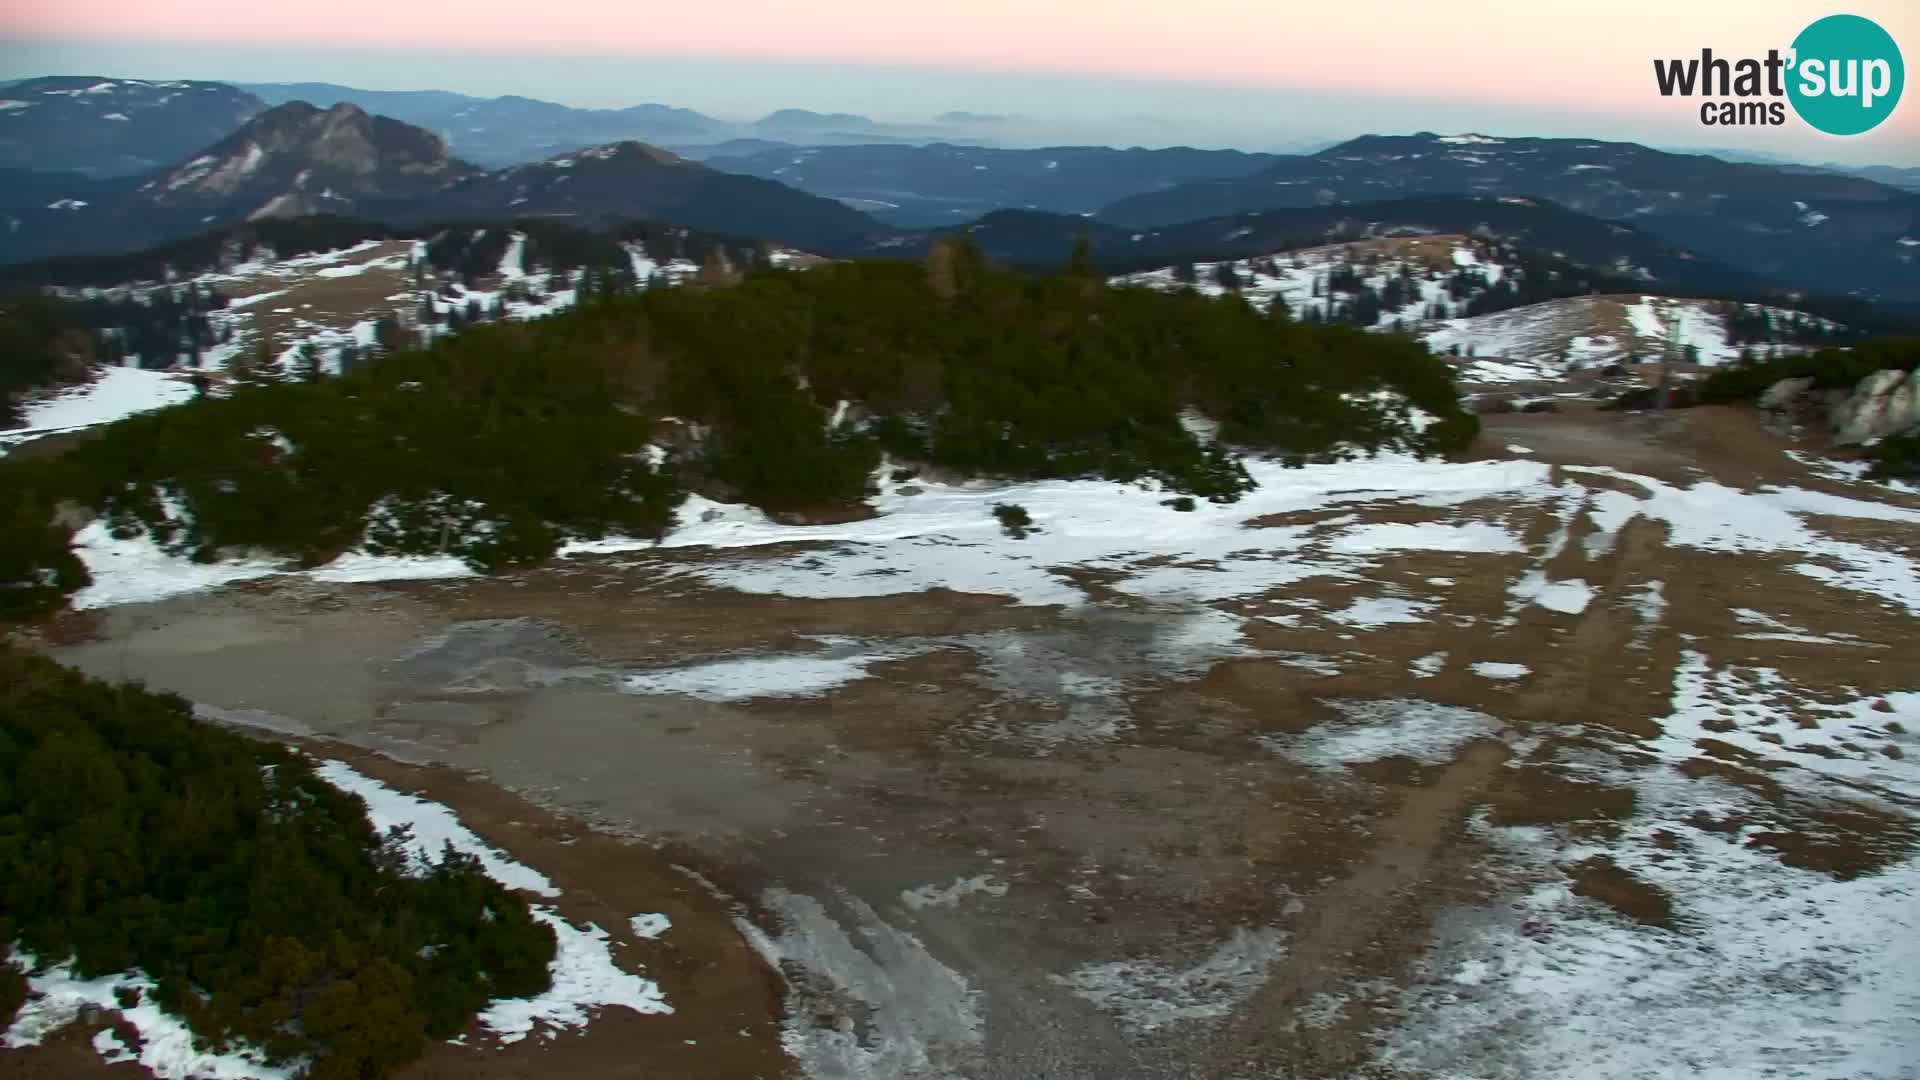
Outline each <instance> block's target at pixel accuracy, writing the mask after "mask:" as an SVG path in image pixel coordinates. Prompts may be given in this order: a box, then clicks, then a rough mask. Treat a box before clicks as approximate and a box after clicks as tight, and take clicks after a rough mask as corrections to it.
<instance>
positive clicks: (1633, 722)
mask: <svg viewBox="0 0 1920 1080" xmlns="http://www.w3.org/2000/svg"><path fill="white" fill-rule="evenodd" d="M1584 509H1585V504H1584V501H1583V502H1582V505H1581V506H1579V507H1578V508H1576V509H1574V510H1573V511H1572V512H1571V513H1569V514H1568V515H1567V517H1566V518H1565V519H1564V521H1563V522H1562V523H1560V525H1559V529H1562V530H1565V532H1564V534H1563V535H1560V536H1559V537H1558V539H1557V540H1556V539H1555V538H1554V537H1552V536H1548V537H1546V538H1544V539H1543V542H1544V543H1545V544H1546V545H1548V546H1549V547H1552V546H1555V545H1557V546H1558V548H1559V550H1558V551H1557V553H1555V557H1554V558H1551V559H1548V560H1546V561H1545V563H1542V564H1538V565H1536V566H1534V567H1530V569H1544V568H1546V567H1547V566H1549V565H1552V564H1556V563H1564V562H1572V561H1575V560H1579V561H1581V562H1582V563H1583V564H1584V565H1585V567H1586V573H1587V575H1588V576H1589V578H1591V579H1595V580H1593V584H1594V587H1595V588H1594V595H1593V597H1592V598H1591V600H1590V601H1589V603H1588V604H1587V606H1586V607H1585V609H1583V611H1582V612H1581V614H1580V615H1579V617H1578V618H1577V620H1576V621H1575V622H1574V623H1573V625H1572V626H1570V627H1566V626H1564V624H1563V623H1561V622H1560V619H1559V617H1557V616H1553V615H1550V614H1549V613H1547V612H1546V611H1545V610H1544V609H1529V611H1530V616H1528V617H1523V619H1522V621H1521V623H1520V624H1519V625H1518V626H1512V627H1507V628H1502V629H1499V630H1496V631H1494V632H1493V633H1490V634H1486V635H1483V636H1482V637H1481V640H1480V641H1479V642H1477V643H1469V644H1464V645H1462V646H1456V648H1457V649H1458V650H1459V653H1460V654H1463V655H1468V656H1471V655H1476V654H1478V655H1491V654H1492V653H1493V652H1494V651H1495V650H1498V651H1499V653H1500V655H1502V656H1516V653H1517V657H1516V658H1517V659H1520V660H1522V661H1523V662H1525V663H1526V664H1527V665H1528V666H1529V667H1531V668H1532V669H1533V671H1534V675H1533V676H1532V677H1531V678H1530V679H1529V680H1528V683H1527V685H1526V686H1525V687H1524V688H1522V689H1519V690H1517V691H1515V692H1513V693H1511V694H1503V695H1502V696H1501V698H1500V699H1499V700H1497V701H1494V702H1491V703H1490V702H1488V701H1487V698H1486V694H1485V692H1484V691H1483V690H1482V689H1481V688H1480V687H1478V686H1473V685H1472V684H1471V683H1469V682H1468V681H1467V678H1468V677H1456V679H1451V680H1447V682H1449V683H1451V684H1452V685H1453V687H1455V688H1457V689H1459V690H1464V691H1466V692H1467V693H1468V694H1469V695H1470V696H1471V697H1472V698H1474V699H1475V700H1476V701H1477V702H1478V703H1479V704H1481V705H1483V706H1485V707H1487V708H1488V709H1489V711H1492V712H1494V713H1495V714H1496V715H1500V716H1501V718H1502V719H1505V720H1508V721H1511V722H1513V723H1514V724H1515V725H1516V726H1523V727H1524V726H1532V725H1536V724H1539V725H1551V724H1558V723H1563V722H1566V721H1567V720H1569V719H1570V718H1571V717H1572V716H1573V715H1574V714H1575V713H1576V712H1577V713H1579V714H1580V715H1581V718H1582V719H1583V720H1585V719H1592V718H1593V717H1592V716H1591V715H1590V714H1591V713H1592V712H1595V711H1604V712H1605V714H1606V719H1607V721H1608V722H1609V723H1610V724H1612V725H1613V726H1617V727H1621V728H1623V729H1625V730H1628V731H1629V732H1634V733H1637V731H1636V729H1637V728H1638V727H1640V726H1642V725H1645V724H1647V723H1650V722H1649V721H1646V720H1644V719H1643V718H1642V717H1641V715H1640V713H1638V712H1637V711H1634V710H1632V709H1626V708H1616V707H1611V704H1612V699H1614V698H1615V696H1616V694H1617V693H1619V692H1622V691H1624V692H1625V693H1628V694H1638V693H1641V692H1643V691H1641V690H1639V689H1637V688H1636V687H1635V686H1634V685H1631V684H1633V683H1637V682H1638V681H1639V680H1637V679H1635V678H1634V676H1636V675H1638V674H1641V672H1640V671H1639V669H1640V668H1643V667H1645V666H1646V665H1647V663H1648V661H1649V660H1650V659H1651V657H1640V656H1636V655H1634V654H1633V652H1632V650H1631V649H1630V648H1629V646H1630V644H1631V642H1632V640H1633V632H1634V629H1635V627H1634V624H1633V621H1632V617H1631V616H1630V615H1629V614H1628V613H1627V612H1625V611H1623V610H1621V607H1620V605H1619V604H1618V601H1619V600H1620V599H1621V598H1622V597H1623V596H1625V595H1626V593H1627V592H1628V591H1629V590H1630V589H1632V588H1633V587H1634V586H1637V585H1640V584H1642V583H1643V582H1644V581H1645V580H1646V578H1647V576H1648V575H1649V573H1650V572H1651V571H1652V570H1653V568H1654V567H1656V566H1657V565H1658V557H1659V552H1660V550H1661V548H1662V540H1663V538H1664V536H1665V529H1664V527H1663V526H1661V525H1660V524H1658V523H1656V522H1653V521H1650V520H1648V519H1646V518H1643V517H1642V518H1635V519H1633V520H1631V521H1629V522H1628V523H1627V524H1626V525H1625V526H1624V527H1623V528H1622V529H1621V531H1620V533H1619V535H1618V536H1617V537H1615V538H1614V543H1613V544H1612V546H1611V549H1610V550H1609V551H1608V552H1607V553H1606V554H1605V555H1602V556H1600V557H1599V558H1598V559H1597V560H1591V561H1588V560H1587V559H1586V557H1585V556H1584V555H1583V554H1582V547H1583V545H1582V544H1580V543H1579V542H1578V541H1577V540H1576V539H1575V538H1574V536H1573V535H1572V534H1573V533H1575V532H1577V531H1578V530H1577V529H1575V528H1574V527H1573V526H1574V525H1576V524H1577V523H1578V521H1579V519H1580V517H1581V515H1582V513H1583V511H1584ZM1553 531H1555V530H1549V532H1553ZM1522 572H1525V571H1524V570H1523V571H1522ZM1536 620H1538V621H1536ZM1548 620H1551V621H1550V622H1549V621H1548ZM1495 642H1498V643H1499V644H1498V645H1495ZM1516 646H1518V648H1517V649H1516ZM1456 670H1458V669H1456ZM1434 689H1435V690H1440V689H1442V688H1441V687H1440V686H1436V687H1434ZM1445 696H1452V695H1445ZM1621 704H1622V705H1624V704H1625V703H1624V702H1623V703H1621ZM1595 706H1598V709H1596V708H1595ZM1510 757H1511V752H1510V751H1509V749H1508V748H1507V746H1506V745H1505V744H1503V743H1501V742H1496V741H1493V740H1480V741H1476V742H1474V743H1471V744H1469V745H1468V746H1467V747H1466V748H1465V749H1464V750H1463V751H1462V752H1461V753H1460V755H1459V756H1458V757H1456V758H1455V759H1454V760H1453V761H1452V762H1451V763H1449V764H1447V765H1445V766H1444V767H1442V768H1440V769H1438V770H1436V771H1433V772H1431V773H1428V774H1425V775H1423V776H1422V777H1421V779H1420V782H1419V784H1418V786H1415V787H1411V788H1409V789H1407V791H1406V793H1405V797H1404V800H1403V801H1402V803H1401V805H1400V807H1399V808H1398V809H1397V810H1396V811H1395V812H1394V813H1393V814H1391V815H1390V816H1388V817H1387V818H1385V819H1384V820H1381V821H1379V822H1377V823H1375V824H1374V826H1373V832H1374V835H1375V836H1376V837H1377V841H1376V843H1375V846H1374V848H1373V850H1372V851H1371V852H1370V853H1369V854H1368V855H1367V857H1366V859H1365V860H1364V861H1363V862H1362V863H1361V864H1360V865H1359V866H1358V867H1357V868H1356V869H1355V870H1354V871H1353V872H1352V873H1350V874H1349V875H1348V876H1346V877H1345V878H1343V879H1341V880H1340V881H1338V882H1336V883H1334V884H1332V885H1331V886H1329V887H1328V888H1326V889H1324V890H1322V891H1321V892H1320V893H1318V894H1317V895H1315V896H1314V897H1313V898H1312V899H1311V900H1310V901H1309V902H1308V905H1307V910H1306V911H1305V912H1303V913H1302V914H1301V916H1300V918H1299V920H1298V921H1297V922H1296V924H1295V925H1294V928H1293V931H1292V934H1293V936H1292V937H1291V939H1290V940H1289V948H1288V952H1287V955H1286V958H1285V959H1284V960H1283V961H1282V962H1281V963H1280V964H1278V965H1276V967H1275V969H1274V971H1273V972H1272V974H1271V977H1270V978H1269V980H1268V981H1267V983H1266V984H1265V985H1264V986H1262V987H1261V988H1260V989H1259V990H1258V991H1256V992H1255V993H1254V994H1253V995H1252V996H1251V997H1249V998H1248V999H1247V1000H1246V1001H1245V1002H1244V1003H1243V1005H1242V1006H1241V1008H1240V1009H1239V1010H1238V1011H1237V1013H1236V1014H1235V1017H1234V1019H1233V1021H1232V1022H1231V1024H1230V1026H1229V1028H1228V1029H1227V1030H1226V1031H1225V1032H1223V1037H1222V1038H1221V1039H1220V1040H1219V1042H1218V1044H1217V1045H1218V1046H1219V1048H1220V1049H1219V1051H1218V1054H1217V1056H1216V1059H1215V1060H1214V1061H1213V1062H1211V1063H1210V1065H1211V1068H1209V1069H1208V1070H1207V1071H1206V1075H1220V1076H1233V1075H1241V1074H1242V1073H1245V1072H1248V1071H1249V1070H1261V1069H1266V1070H1271V1069H1273V1068H1275V1067H1276V1066H1278V1067H1283V1068H1284V1069H1286V1070H1288V1071H1287V1072H1286V1073H1284V1074H1283V1075H1293V1074H1295V1073H1296V1072H1297V1073H1298V1074H1299V1075H1303V1076H1305V1075H1320V1074H1319V1073H1316V1072H1315V1070H1316V1069H1321V1070H1325V1069H1334V1070H1345V1069H1347V1068H1350V1067H1351V1066H1353V1065H1354V1064H1355V1063H1356V1062H1360V1061H1364V1060H1365V1059H1366V1058H1367V1057H1368V1056H1369V1055H1368V1049H1369V1044H1368V1043H1367V1041H1366V1039H1365V1031H1364V1030H1363V1029H1364V1025H1363V1024H1361V1023H1354V1022H1341V1023H1336V1024H1334V1025H1332V1026H1330V1027H1320V1028H1303V1025H1300V1024H1299V1023H1297V1022H1295V1021H1297V1019H1298V1016H1297V1014H1298V1013H1299V1011H1300V1010H1301V1009H1302V1008H1303V1007H1304V1006H1306V1005H1307V1004H1308V1003H1309V1001H1310V1000H1311V999H1313V998H1314V996H1315V995H1317V994H1320V993H1323V992H1330V991H1335V990H1338V989H1339V988H1340V987H1341V986H1342V985H1343V983H1344V982H1345V981H1346V980H1347V979H1348V978H1349V977H1350V976H1352V975H1353V974H1354V973H1355V969H1356V967H1357V966H1358V965H1357V963H1356V961H1357V960H1358V959H1359V958H1361V957H1363V956H1365V955H1366V954H1368V953H1370V952H1371V953H1374V954H1375V955H1376V956H1379V955H1386V956H1388V957H1393V956H1394V955H1395V954H1398V955H1399V956H1400V957H1402V958H1406V959H1411V957H1412V956H1414V955H1416V954H1417V953H1418V951H1419V949H1420V948H1421V941H1420V940H1419V938H1418V936H1417V935H1419V934H1420V933H1422V932H1423V930H1422V928H1423V927H1424V926H1425V924H1426V918H1427V915H1428V913H1429V911H1430V910H1431V907H1430V904H1429V903H1428V900H1429V898H1430V896H1431V894H1432V893H1433V892H1434V891H1436V890H1437V889H1438V887H1439V886H1440V885H1441V884H1442V882H1441V880H1440V877H1441V872H1442V870H1443V867H1444V865H1445V864H1446V858H1447V855H1448V849H1449V848H1450V847H1451V845H1452V844H1453V842H1454V841H1455V840H1456V839H1457V838H1458V837H1459V835H1460V831H1461V829H1462V828H1463V827H1464V823H1465V821H1466V818H1467V815H1468V813H1469V811H1470V810H1471V809H1472V808H1473V807H1474V806H1475V805H1477V804H1480V803H1482V802H1483V801H1485V796H1486V795H1487V794H1488V793H1489V791H1490V789H1492V788H1494V787H1496V786H1499V785H1500V784H1501V783H1502V775H1503V774H1504V773H1508V772H1509V770H1506V769H1503V766H1504V765H1505V764H1506V763H1507V762H1508V760H1509V759H1510Z"/></svg>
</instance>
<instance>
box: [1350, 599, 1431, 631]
mask: <svg viewBox="0 0 1920 1080" xmlns="http://www.w3.org/2000/svg"><path fill="white" fill-rule="evenodd" d="M1433 607H1434V605H1433V604H1430V603H1428V602H1426V601H1424V600H1404V599H1400V598H1397V597H1390V596H1383V597H1362V598H1361V599H1358V600H1355V601H1354V602H1353V603H1351V604H1349V605H1348V606H1347V607H1345V608H1343V609H1341V610H1339V611H1334V612H1329V613H1328V615H1327V618H1328V619H1330V620H1332V621H1333V622H1337V623H1341V624H1343V625H1346V626H1351V627H1353V628H1355V629H1357V630H1377V629H1379V628H1380V627H1382V626H1393V625H1398V624H1404V623H1422V622H1426V621H1427V620H1426V618H1425V615H1426V613H1427V612H1429V611H1431V610H1433Z"/></svg>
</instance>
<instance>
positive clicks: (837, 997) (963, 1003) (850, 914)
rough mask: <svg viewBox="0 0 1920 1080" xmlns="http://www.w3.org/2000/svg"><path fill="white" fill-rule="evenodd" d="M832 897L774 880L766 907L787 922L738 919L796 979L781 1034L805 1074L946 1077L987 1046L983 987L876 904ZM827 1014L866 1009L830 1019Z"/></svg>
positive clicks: (882, 1079)
mask: <svg viewBox="0 0 1920 1080" xmlns="http://www.w3.org/2000/svg"><path fill="white" fill-rule="evenodd" d="M829 900H830V902H831V904H832V907H831V909H830V908H829V906H828V904H826V903H823V902H822V901H820V900H818V899H815V898H814V897H811V896H806V895H803V894H800V893H795V892H789V891H788V890H786V889H780V888H774V889H769V890H767V891H766V892H765V893H764V894H763V895H762V896H761V905H762V907H763V908H764V909H765V910H766V911H767V912H768V913H769V914H771V915H772V916H773V917H774V918H775V919H776V920H777V922H778V925H779V930H778V931H777V932H769V931H766V930H762V929H761V928H760V927H759V926H756V925H755V924H754V923H752V922H750V921H748V920H747V919H745V918H736V919H735V925H737V926H738V927H739V928H740V933H741V934H742V935H743V936H744V937H745V938H746V939H747V941H748V943H749V944H751V945H752V946H753V947H754V948H755V949H756V950H757V951H758V952H759V953H760V956H761V957H762V958H763V959H764V960H765V961H766V962H767V965H768V966H769V967H771V968H773V969H774V970H775V971H778V972H780V974H781V975H782V976H783V977H784V978H785V979H786V983H787V1007H786V1015H787V1019H786V1024H785V1028H784V1031H783V1033H782V1037H781V1042H782V1044H783V1045H784V1046H785V1048H786V1051H787V1053H788V1054H789V1055H791V1056H792V1057H793V1059H794V1061H795V1063H796V1064H797V1065H798V1066H799V1072H800V1075H802V1076H808V1077H820V1078H829V1077H830V1078H833V1080H893V1078H906V1077H929V1078H931V1077H945V1076H950V1075H952V1073H951V1072H950V1070H951V1068H952V1067H953V1065H954V1063H955V1062H961V1061H965V1060H967V1059H968V1058H969V1057H970V1056H971V1055H972V1054H973V1053H974V1052H975V1051H976V1049H977V1048H978V1047H979V1045H980V1043H981V1038H982V1018H981V1015H980V1008H979V994H978V992H977V991H975V990H974V989H973V988H972V987H971V986H969V985H968V983H967V981H966V979H964V978H962V977H961V976H960V974H959V973H958V972H956V971H954V970H953V969H952V968H949V967H947V966H946V965H945V964H942V963H941V962H940V961H938V960H936V959H934V957H933V955H932V954H931V953H929V952H928V951H927V949H926V946H925V945H923V944H921V942H920V939H918V938H916V937H914V936H913V935H912V934H910V933H908V932H907V931H905V930H902V929H900V928H898V927H896V926H893V925H892V924H890V923H888V922H886V921H885V920H883V919H881V918H880V916H879V915H878V914H877V913H876V912H875V911H874V910H873V909H872V908H871V907H869V906H868V905H867V904H865V903H864V902H862V901H861V900H859V899H858V898H857V897H854V896H852V895H851V894H848V893H845V892H840V893H836V894H835V895H833V896H831V897H830V898H829ZM815 1003H818V1004H819V1006H820V1008H819V1011H820V1012H824V1013H827V1014H842V1015H844V1014H845V1013H847V1012H854V1011H858V1012H861V1013H863V1014H864V1017H865V1022H864V1023H863V1024H861V1025H860V1026H859V1028H858V1029H856V1028H855V1026H854V1024H853V1021H852V1020H851V1019H842V1020H841V1021H840V1023H839V1024H838V1025H837V1026H833V1027H826V1026H822V1025H820V1024H818V1023H816V1022H815V1020H814V1016H815V1012H816V1009H815Z"/></svg>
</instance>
